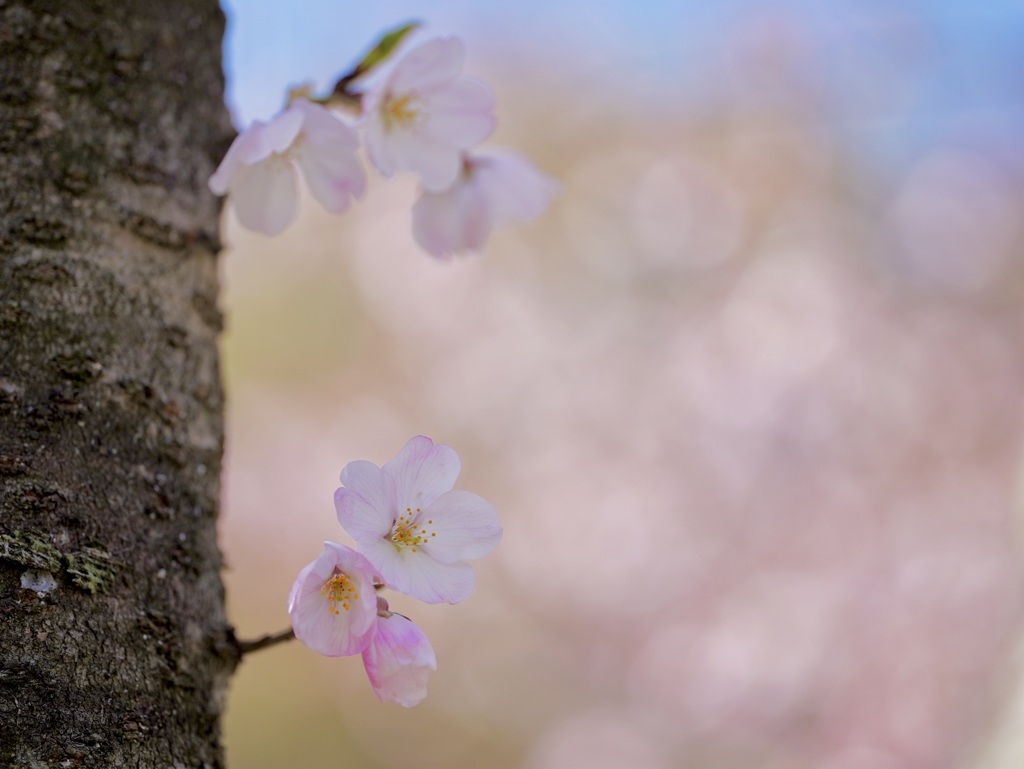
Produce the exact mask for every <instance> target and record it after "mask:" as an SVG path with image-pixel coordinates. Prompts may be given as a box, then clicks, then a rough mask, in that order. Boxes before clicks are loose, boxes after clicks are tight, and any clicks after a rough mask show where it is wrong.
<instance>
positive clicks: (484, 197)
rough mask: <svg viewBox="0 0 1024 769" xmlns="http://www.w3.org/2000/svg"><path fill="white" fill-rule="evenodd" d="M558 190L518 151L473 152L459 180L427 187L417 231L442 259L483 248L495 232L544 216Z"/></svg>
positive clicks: (416, 215)
mask: <svg viewBox="0 0 1024 769" xmlns="http://www.w3.org/2000/svg"><path fill="white" fill-rule="evenodd" d="M557 189H558V185H557V184H556V183H555V182H554V180H552V179H551V178H549V177H547V176H545V175H544V174H542V173H541V172H540V171H538V170H537V169H536V168H534V166H533V164H531V163H530V161H528V160H527V159H526V158H524V157H523V156H522V155H519V154H518V153H515V152H511V151H509V150H489V151H485V152H480V153H477V154H474V155H467V156H465V157H464V158H463V160H462V171H461V173H460V174H459V177H458V179H457V180H456V181H455V183H454V184H453V185H452V186H451V187H450V188H449V189H447V190H445V191H443V192H430V191H425V192H424V193H423V195H422V196H421V197H420V199H419V200H417V201H416V204H415V205H414V206H413V209H412V234H413V238H415V240H416V242H417V243H419V245H420V246H421V247H422V248H423V249H424V250H426V251H427V253H429V254H431V255H432V256H435V257H437V258H439V259H449V258H451V257H452V256H453V255H455V254H459V253H465V252H478V251H481V250H482V249H483V247H484V245H485V244H486V243H487V238H488V236H489V235H490V233H491V230H492V229H494V228H495V227H497V226H500V225H503V224H509V223H513V222H525V221H528V220H530V219H533V218H535V217H536V216H538V215H540V214H541V212H543V211H544V209H545V208H547V206H548V203H549V202H550V201H551V198H552V197H553V195H554V194H555V192H556V190H557Z"/></svg>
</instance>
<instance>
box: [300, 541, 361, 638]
mask: <svg viewBox="0 0 1024 769" xmlns="http://www.w3.org/2000/svg"><path fill="white" fill-rule="evenodd" d="M336 571H338V572H341V573H343V574H345V575H346V577H347V578H348V579H349V580H350V581H351V583H352V586H353V588H354V591H355V592H354V595H353V596H352V600H351V602H350V603H349V608H348V609H337V607H336V606H335V607H333V608H335V610H336V612H337V613H335V612H333V611H332V610H331V609H332V604H331V601H330V597H329V595H327V594H325V593H324V584H325V583H326V582H327V580H329V579H331V577H332V576H333V575H334V574H335V572H336ZM374 575H375V570H374V568H373V567H372V566H371V565H370V563H369V561H367V560H366V559H365V558H364V557H363V556H361V555H360V554H359V553H357V552H356V551H355V550H352V549H351V548H348V547H345V546H343V545H338V544H335V543H334V542H325V543H324V551H323V552H322V553H321V554H320V555H319V556H317V558H316V559H315V560H314V561H313V562H312V563H310V564H308V565H306V566H305V568H303V569H302V571H301V572H299V576H298V577H297V578H296V580H295V583H294V584H293V585H292V589H291V593H290V595H289V596H288V614H289V616H290V617H291V621H292V629H293V630H294V631H295V637H296V638H298V639H299V640H300V641H301V642H302V643H304V644H305V645H306V646H308V647H309V648H310V649H312V650H313V651H315V652H319V653H320V654H323V655H326V656H328V657H342V656H347V655H350V654H358V653H359V652H361V651H362V650H363V649H365V648H366V645H367V644H368V643H369V642H370V639H371V638H372V636H373V632H374V623H375V620H376V615H377V595H376V592H375V591H374V588H373V582H374Z"/></svg>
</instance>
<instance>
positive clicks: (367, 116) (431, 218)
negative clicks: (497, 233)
mask: <svg viewBox="0 0 1024 769" xmlns="http://www.w3.org/2000/svg"><path fill="white" fill-rule="evenodd" d="M464 57H465V53H464V49H463V45H462V43H461V42H460V41H459V40H458V39H456V38H453V37H449V38H437V39H434V40H430V41H428V42H426V43H423V44H421V45H420V46H418V47H416V48H413V49H412V50H410V51H409V52H408V53H407V54H406V55H405V56H404V57H402V58H401V59H400V60H398V61H397V62H396V64H395V65H394V67H393V69H392V70H391V72H390V73H389V75H388V76H387V77H386V78H385V79H384V80H383V82H382V83H381V84H380V85H379V86H378V87H376V88H374V89H372V90H370V91H368V92H367V93H365V94H359V95H358V97H359V98H358V99H357V101H358V103H359V104H360V115H359V116H358V118H357V119H356V120H354V121H350V120H348V119H347V118H346V117H345V116H344V115H343V114H341V113H340V112H338V111H335V110H333V109H331V108H330V105H331V104H332V103H333V102H332V100H331V99H330V98H328V99H322V100H315V99H312V98H311V96H310V94H309V93H308V92H306V91H297V92H293V94H292V96H291V97H290V100H289V104H288V106H287V107H286V108H285V109H284V110H283V111H281V112H280V113H278V114H277V115H276V116H275V117H274V118H273V119H271V120H270V122H269V123H264V122H262V121H255V122H254V123H253V124H252V125H251V126H250V127H249V128H247V129H246V130H245V131H243V132H242V133H240V134H239V135H238V137H237V138H236V139H235V141H234V143H233V144H232V145H231V147H230V149H229V150H228V152H227V154H226V155H225V157H224V159H223V161H222V162H221V164H220V166H219V167H218V168H217V170H216V172H215V173H214V174H213V176H212V177H211V178H210V189H211V190H212V191H213V192H214V193H216V194H218V195H225V194H230V196H231V199H232V201H233V203H234V207H235V212H236V214H237V216H238V220H239V221H240V222H241V223H242V225H243V226H245V227H247V228H248V229H251V230H256V231H258V232H262V233H265V234H267V235H277V234H280V233H281V232H283V231H284V230H285V229H286V228H287V227H288V225H290V224H291V223H292V221H294V219H295V216H296V213H297V209H298V205H297V201H298V183H297V176H298V172H299V171H301V173H302V176H303V177H304V178H305V181H306V185H307V187H308V188H309V191H310V193H311V194H312V195H313V197H314V198H315V199H316V200H317V201H318V202H319V203H320V204H321V205H322V206H323V207H324V208H325V209H327V210H328V211H330V212H331V213H342V212H343V211H345V210H347V209H348V208H349V205H350V203H351V201H352V200H353V199H357V198H361V197H362V196H363V194H364V193H365V190H366V175H365V172H364V171H363V166H362V164H361V163H360V161H359V159H358V155H357V152H358V150H359V146H360V130H361V131H362V132H363V134H364V136H365V142H366V151H367V154H368V156H369V159H370V162H371V163H372V165H373V166H374V167H375V168H376V169H377V170H378V171H379V172H380V173H381V174H383V175H384V176H385V177H388V178H390V177H392V176H394V175H395V174H397V173H400V172H413V173H415V174H417V175H418V177H419V180H420V183H421V186H422V194H421V196H420V198H419V200H418V201H417V202H416V203H415V205H414V206H413V210H412V232H413V237H414V238H415V240H416V242H417V243H419V245H420V246H421V247H422V248H424V249H425V250H426V251H427V252H428V253H430V254H431V255H433V256H435V257H437V258H439V259H449V258H451V257H452V256H453V255H455V254H457V253H463V252H477V251H480V250H481V249H482V248H483V246H484V245H485V243H486V241H487V237H488V235H489V234H490V232H491V230H492V229H493V228H494V227H495V226H498V225H501V224H505V223H511V222H522V221H527V220H529V219H532V218H534V217H536V216H537V215H538V214H540V213H541V212H542V211H543V210H544V208H545V207H546V206H547V204H548V202H549V200H550V198H551V196H552V194H553V192H554V188H555V185H554V183H553V182H552V181H551V180H550V179H549V178H548V177H546V176H544V175H543V174H542V173H540V172H539V171H537V169H536V168H534V167H533V165H532V164H531V163H530V162H529V161H528V160H526V159H525V158H524V157H522V156H521V155H519V154H518V153H515V152H512V151H509V150H501V151H496V150H485V151H480V150H478V149H477V148H478V146H479V145H480V144H481V142H483V141H484V140H485V139H486V138H487V137H488V136H490V134H491V132H492V131H493V130H494V127H495V118H494V115H493V108H494V97H493V94H492V93H491V90H490V89H489V88H488V87H487V86H486V85H484V84H483V83H481V82H479V81H477V80H474V79H472V78H470V77H467V76H465V75H463V74H462V64H463V59H464ZM341 82H342V81H339V84H340V83H341Z"/></svg>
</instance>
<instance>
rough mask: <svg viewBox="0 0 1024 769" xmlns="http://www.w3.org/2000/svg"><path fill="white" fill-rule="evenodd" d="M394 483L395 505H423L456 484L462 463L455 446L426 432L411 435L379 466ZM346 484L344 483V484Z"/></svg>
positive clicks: (422, 507) (412, 506)
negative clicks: (433, 438)
mask: <svg viewBox="0 0 1024 769" xmlns="http://www.w3.org/2000/svg"><path fill="white" fill-rule="evenodd" d="M381 469H382V470H383V472H384V475H386V476H388V477H389V478H391V480H392V481H393V483H394V484H395V486H394V488H395V496H394V500H395V502H396V506H397V509H398V510H399V511H404V510H405V509H406V508H407V507H408V508H411V509H412V510H414V511H415V510H416V508H421V509H426V508H427V507H429V506H430V504H431V503H432V502H433V501H434V500H435V499H437V498H438V497H439V496H441V495H442V494H444V493H445V492H446V491H450V490H451V488H452V487H453V486H454V485H455V480H456V478H458V477H459V472H460V471H461V470H462V463H461V462H460V461H459V455H458V454H456V453H455V449H453V448H452V447H451V446H446V445H445V444H443V443H438V444H437V445H434V442H433V441H431V440H430V438H428V437H427V436H425V435H417V436H416V437H415V438H413V439H411V440H410V441H409V442H408V443H406V444H405V446H404V447H403V448H402V450H401V451H400V452H398V456H397V457H395V458H394V459H392V460H391V461H390V462H388V463H387V464H386V465H384V467H383V468H381ZM346 485H347V484H346Z"/></svg>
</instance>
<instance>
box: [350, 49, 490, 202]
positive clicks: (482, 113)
mask: <svg viewBox="0 0 1024 769" xmlns="http://www.w3.org/2000/svg"><path fill="white" fill-rule="evenodd" d="M464 57H465V52H464V50H463V46H462V43H461V41H459V40H458V39H457V38H453V37H449V38H438V39H435V40H431V41H429V42H426V43H424V44H423V45H420V46H419V47H417V48H414V49H413V50H411V51H409V53H407V54H406V55H405V56H404V57H403V58H402V59H400V60H399V61H398V63H397V64H395V67H394V69H393V70H392V71H391V74H390V75H389V76H388V78H387V79H386V80H385V81H384V83H383V84H382V85H381V86H380V87H379V88H378V89H376V90H374V91H372V92H370V93H369V94H367V95H366V97H365V101H364V112H365V115H366V149H367V152H368V153H369V155H370V160H371V161H373V164H374V165H375V166H376V167H377V168H378V169H379V170H380V172H381V173H382V174H384V175H385V176H388V177H390V176H393V175H394V174H395V173H396V172H398V171H414V172H416V173H418V174H419V175H420V179H421V181H422V182H423V186H424V187H425V188H426V189H428V190H430V191H432V192H440V191H441V190H444V189H446V188H448V187H449V186H451V184H452V183H453V182H454V181H455V179H456V177H457V176H458V174H459V167H460V164H461V160H460V158H461V155H462V152H463V151H465V150H468V149H472V148H473V147H475V146H476V145H478V144H479V143H480V142H482V141H483V140H484V139H486V138H487V137H488V136H489V135H490V133H491V131H493V130H494V123H495V121H494V116H493V115H492V113H491V111H492V109H493V107H494V97H493V95H492V93H491V90H490V89H489V88H488V87H487V86H485V85H484V84H483V83H480V82H478V81H476V80H473V79H472V78H469V77H466V76H464V75H461V74H460V72H461V71H462V62H463V59H464Z"/></svg>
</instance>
